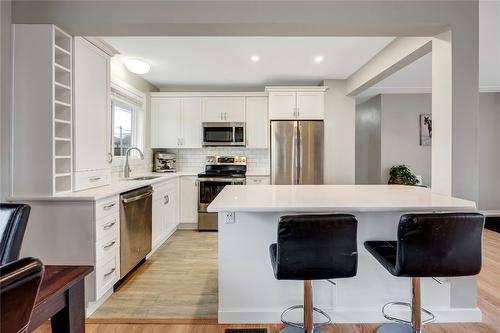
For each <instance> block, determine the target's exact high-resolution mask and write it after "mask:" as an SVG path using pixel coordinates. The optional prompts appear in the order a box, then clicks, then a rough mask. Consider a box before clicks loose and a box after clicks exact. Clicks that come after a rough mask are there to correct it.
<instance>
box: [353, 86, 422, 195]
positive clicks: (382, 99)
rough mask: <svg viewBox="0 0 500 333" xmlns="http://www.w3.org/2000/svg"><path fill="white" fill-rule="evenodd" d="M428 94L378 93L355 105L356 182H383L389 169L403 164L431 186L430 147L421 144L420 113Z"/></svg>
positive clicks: (387, 177)
mask: <svg viewBox="0 0 500 333" xmlns="http://www.w3.org/2000/svg"><path fill="white" fill-rule="evenodd" d="M431 99H432V96H431V94H381V95H377V96H374V97H372V98H371V99H369V100H367V101H365V102H363V103H361V104H358V105H357V106H356V184H386V183H387V181H388V180H389V169H390V168H391V167H392V166H394V165H398V164H406V165H408V166H409V167H410V169H411V170H412V171H413V173H414V174H416V175H420V176H422V184H423V185H426V186H430V185H431V160H432V157H431V151H432V147H431V146H420V140H419V139H420V138H419V115H420V114H422V113H431V110H432V109H431Z"/></svg>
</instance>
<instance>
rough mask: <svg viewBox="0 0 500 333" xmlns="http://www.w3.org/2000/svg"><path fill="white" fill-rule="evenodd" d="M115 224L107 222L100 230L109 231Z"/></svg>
mask: <svg viewBox="0 0 500 333" xmlns="http://www.w3.org/2000/svg"><path fill="white" fill-rule="evenodd" d="M115 224H116V221H113V222H109V223H106V224H105V225H103V226H102V228H103V229H104V230H108V229H110V228H111V227H112V226H114V225H115Z"/></svg>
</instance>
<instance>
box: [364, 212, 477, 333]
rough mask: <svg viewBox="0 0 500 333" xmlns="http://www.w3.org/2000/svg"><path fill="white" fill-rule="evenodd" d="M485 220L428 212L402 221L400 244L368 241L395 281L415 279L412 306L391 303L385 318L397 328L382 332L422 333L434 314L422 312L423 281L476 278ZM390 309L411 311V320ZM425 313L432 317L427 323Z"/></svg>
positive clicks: (381, 331) (389, 326)
mask: <svg viewBox="0 0 500 333" xmlns="http://www.w3.org/2000/svg"><path fill="white" fill-rule="evenodd" d="M483 227H484V216H483V215H481V214H479V213H429V214H407V215H403V216H401V219H400V220H399V227H398V240H397V241H367V242H365V247H366V249H367V250H368V251H369V252H370V253H371V254H372V255H373V256H374V257H375V259H377V260H378V261H379V262H380V263H381V264H382V266H384V267H385V268H386V269H387V270H388V271H389V273H391V274H392V275H394V276H401V277H411V278H412V291H413V292H412V304H409V303H403V302H391V303H387V304H386V305H384V307H383V308H382V314H383V315H384V317H385V318H387V319H389V320H392V321H395V322H396V324H394V323H393V324H384V325H382V326H381V327H380V328H379V329H378V330H377V333H402V332H408V333H409V332H411V333H421V332H425V331H424V330H423V329H422V326H423V325H424V324H427V323H429V322H431V321H433V320H434V315H433V314H432V313H430V312H429V311H427V310H425V309H422V306H421V299H420V278H421V277H436V276H442V277H449V276H467V275H476V274H478V273H479V271H480V270H481V250H482V233H483ZM391 305H403V306H407V307H409V308H410V309H411V321H407V320H404V319H401V318H394V317H391V316H389V315H387V313H386V310H387V308H388V307H390V306H391ZM422 312H424V313H425V314H427V316H428V317H429V318H427V319H426V320H422Z"/></svg>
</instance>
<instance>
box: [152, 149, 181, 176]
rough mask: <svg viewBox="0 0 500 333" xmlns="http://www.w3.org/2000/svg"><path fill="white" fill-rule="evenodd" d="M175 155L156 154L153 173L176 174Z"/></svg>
mask: <svg viewBox="0 0 500 333" xmlns="http://www.w3.org/2000/svg"><path fill="white" fill-rule="evenodd" d="M175 160H176V156H175V154H170V153H160V152H155V153H154V160H153V172H175Z"/></svg>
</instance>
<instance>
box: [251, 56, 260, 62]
mask: <svg viewBox="0 0 500 333" xmlns="http://www.w3.org/2000/svg"><path fill="white" fill-rule="evenodd" d="M250 60H252V61H253V62H257V61H259V60H260V58H259V56H258V55H253V56H251V57H250Z"/></svg>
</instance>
